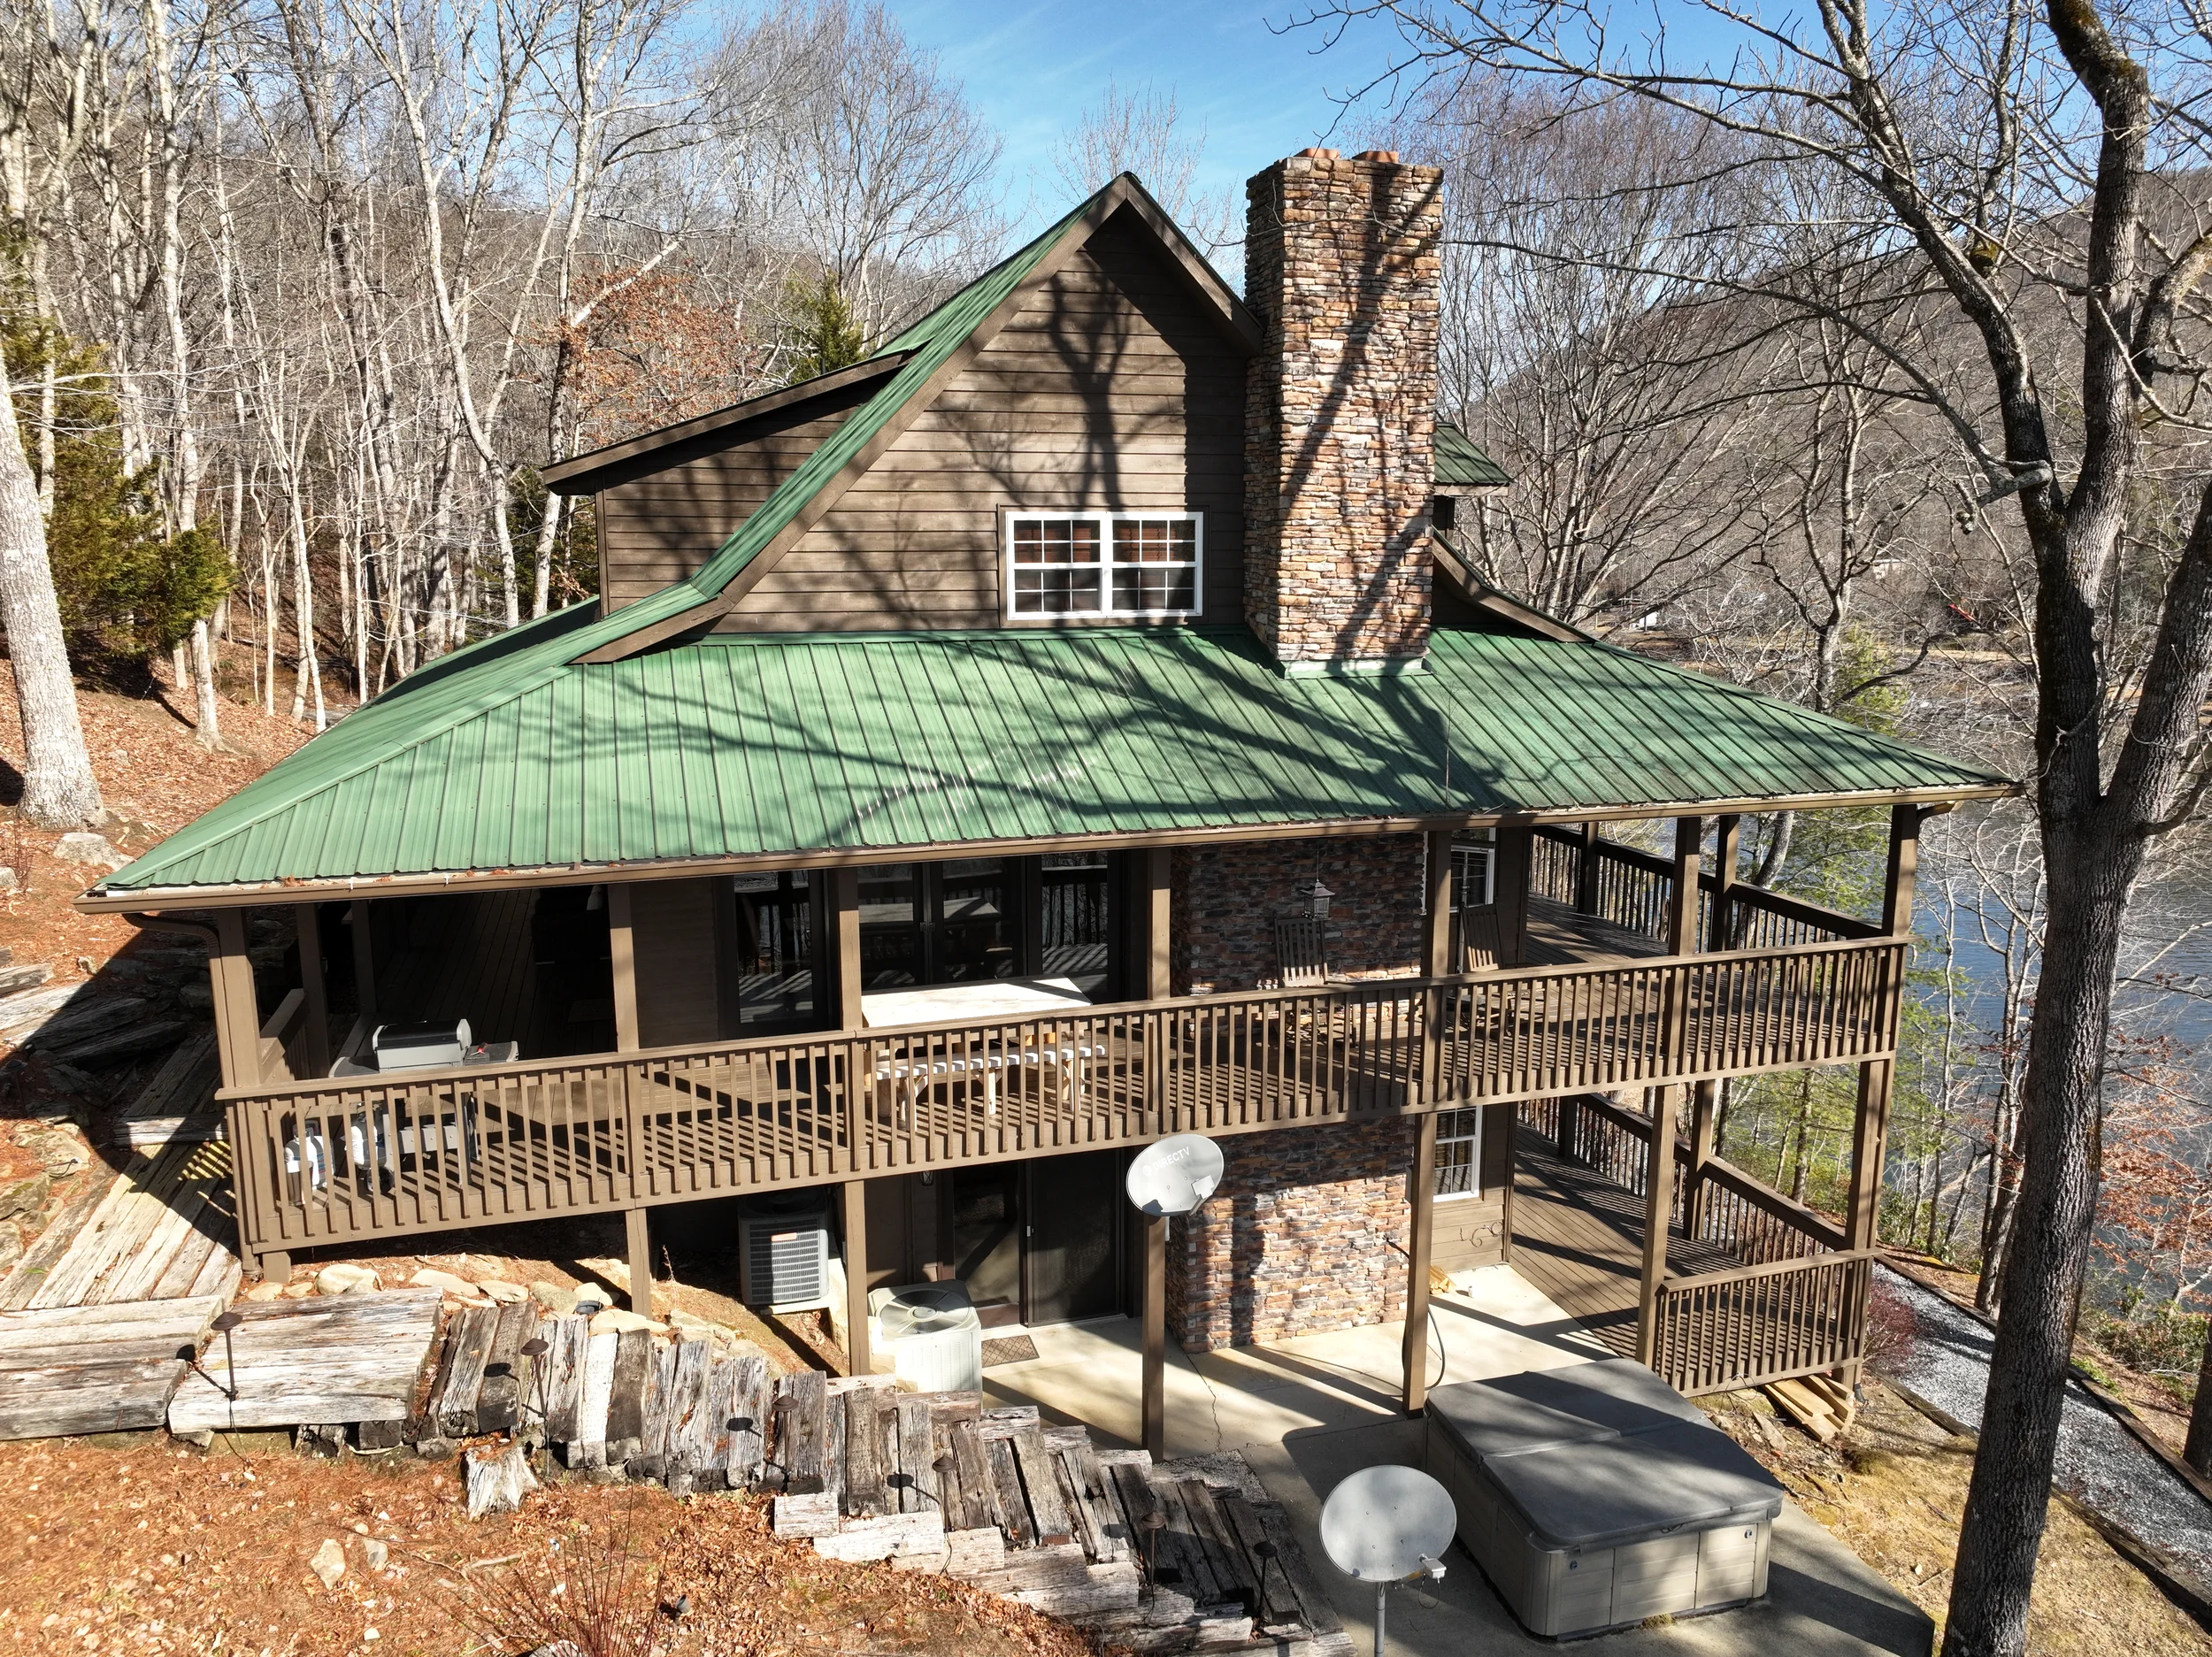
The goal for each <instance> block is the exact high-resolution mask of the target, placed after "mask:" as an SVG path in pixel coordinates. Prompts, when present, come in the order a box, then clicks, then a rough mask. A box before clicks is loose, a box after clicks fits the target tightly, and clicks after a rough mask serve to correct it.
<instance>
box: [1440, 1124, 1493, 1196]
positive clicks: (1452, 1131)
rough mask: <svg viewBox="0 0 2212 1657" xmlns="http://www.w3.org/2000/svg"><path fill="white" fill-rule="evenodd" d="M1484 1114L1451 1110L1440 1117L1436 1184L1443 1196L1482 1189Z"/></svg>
mask: <svg viewBox="0 0 2212 1657" xmlns="http://www.w3.org/2000/svg"><path fill="white" fill-rule="evenodd" d="M1481 1135H1482V1112H1481V1111H1480V1110H1479V1109H1475V1110H1447V1111H1443V1112H1440V1113H1439V1115H1438V1116H1437V1118H1436V1184H1435V1187H1434V1189H1435V1192H1436V1194H1437V1195H1438V1196H1440V1197H1460V1196H1468V1195H1471V1194H1473V1193H1478V1192H1479V1191H1480V1190H1481V1189H1482V1180H1481V1176H1482V1138H1481Z"/></svg>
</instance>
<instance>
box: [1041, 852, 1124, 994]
mask: <svg viewBox="0 0 2212 1657" xmlns="http://www.w3.org/2000/svg"><path fill="white" fill-rule="evenodd" d="M1042 862H1043V863H1044V878H1043V881H1042V884H1041V893H1042V899H1041V901H1042V903H1043V906H1044V913H1043V914H1042V915H1041V917H1039V921H1040V923H1041V927H1042V931H1043V934H1044V951H1043V962H1044V976H1045V977H1047V978H1073V979H1074V980H1075V982H1076V983H1077V984H1078V985H1079V986H1081V988H1082V990H1083V993H1085V994H1086V995H1089V996H1092V997H1093V998H1095V997H1096V996H1097V995H1098V994H1099V993H1100V992H1101V991H1102V989H1103V988H1104V987H1105V985H1106V978H1107V973H1108V971H1109V970H1110V959H1109V955H1108V950H1109V949H1110V946H1111V940H1112V938H1113V925H1112V920H1111V909H1110V905H1111V901H1112V894H1113V881H1112V879H1111V878H1110V867H1109V865H1108V863H1107V861H1106V854H1105V853H1103V852H1058V853H1054V854H1051V855H1048V856H1046V857H1045V858H1044V859H1042Z"/></svg>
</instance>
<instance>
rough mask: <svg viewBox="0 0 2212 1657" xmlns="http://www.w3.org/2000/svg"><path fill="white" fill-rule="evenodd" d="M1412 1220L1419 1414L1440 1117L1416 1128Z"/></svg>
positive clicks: (1409, 1318)
mask: <svg viewBox="0 0 2212 1657" xmlns="http://www.w3.org/2000/svg"><path fill="white" fill-rule="evenodd" d="M1412 1181H1413V1192H1412V1196H1413V1203H1412V1221H1411V1225H1410V1227H1409V1231H1408V1233H1407V1236H1406V1332H1405V1339H1404V1340H1403V1341H1402V1343H1400V1347H1399V1355H1400V1357H1401V1359H1402V1361H1403V1362H1404V1364H1405V1377H1406V1378H1405V1408H1406V1414H1407V1415H1418V1414H1419V1413H1420V1411H1421V1408H1422V1407H1423V1406H1424V1405H1425V1404H1426V1403H1427V1402H1428V1396H1429V1253H1430V1243H1431V1241H1432V1238H1433V1236H1434V1232H1435V1230H1436V1112H1435V1111H1433V1110H1425V1111H1423V1112H1422V1113H1421V1115H1420V1116H1419V1117H1418V1118H1417V1119H1416V1121H1415V1123H1414V1128H1413V1172H1412Z"/></svg>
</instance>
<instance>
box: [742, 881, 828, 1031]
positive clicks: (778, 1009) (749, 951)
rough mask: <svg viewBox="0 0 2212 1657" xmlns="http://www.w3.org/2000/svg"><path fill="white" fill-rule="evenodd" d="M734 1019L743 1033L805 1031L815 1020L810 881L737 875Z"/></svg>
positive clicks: (814, 942)
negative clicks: (772, 1029)
mask: <svg viewBox="0 0 2212 1657" xmlns="http://www.w3.org/2000/svg"><path fill="white" fill-rule="evenodd" d="M734 885H735V886H736V889H737V956H738V959H737V971H738V991H737V1019H738V1023H739V1024H740V1025H741V1026H743V1027H744V1028H743V1032H742V1033H744V1034H746V1035H756V1034H761V1033H764V1032H765V1030H766V1029H767V1028H769V1027H772V1026H783V1025H789V1026H793V1027H799V1028H803V1027H804V1026H805V1025H807V1024H811V1023H812V1022H813V1020H814V1016H815V1011H816V1007H817V1004H818V1003H817V1000H816V995H815V953H814V952H815V948H816V946H817V943H818V932H817V931H816V927H815V919H814V882H813V878H812V877H810V876H809V875H806V874H803V873H794V872H792V871H789V870H784V871H780V872H778V873H775V874H758V875H739V876H737V877H735V879H734Z"/></svg>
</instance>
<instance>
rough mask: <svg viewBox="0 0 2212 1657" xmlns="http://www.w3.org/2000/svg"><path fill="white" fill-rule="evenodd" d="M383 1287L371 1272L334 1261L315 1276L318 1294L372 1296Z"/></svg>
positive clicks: (368, 1269)
mask: <svg viewBox="0 0 2212 1657" xmlns="http://www.w3.org/2000/svg"><path fill="white" fill-rule="evenodd" d="M383 1286H384V1285H383V1282H382V1280H381V1279H380V1278H379V1277H377V1275H376V1273H375V1271H374V1270H372V1269H371V1268H369V1267H367V1266H357V1265H354V1264H352V1263H350V1262H347V1261H334V1262H332V1263H331V1264H329V1265H327V1266H325V1267H324V1268H323V1269H322V1270H320V1271H319V1272H317V1273H316V1274H315V1292H316V1293H318V1294H372V1293H375V1292H376V1291H377V1290H379V1289H380V1288H382V1287H383Z"/></svg>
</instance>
